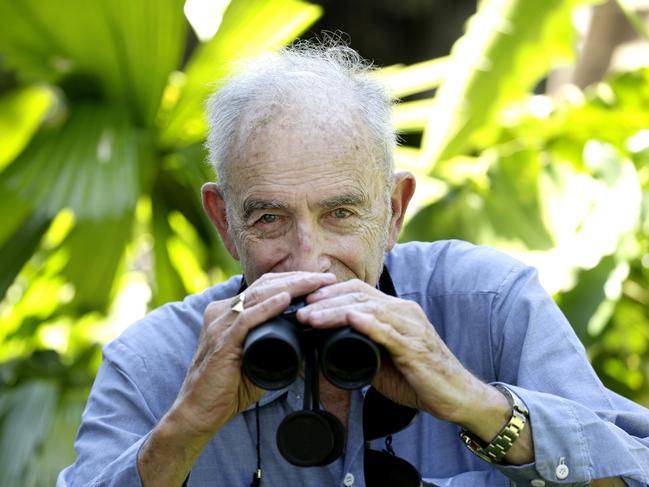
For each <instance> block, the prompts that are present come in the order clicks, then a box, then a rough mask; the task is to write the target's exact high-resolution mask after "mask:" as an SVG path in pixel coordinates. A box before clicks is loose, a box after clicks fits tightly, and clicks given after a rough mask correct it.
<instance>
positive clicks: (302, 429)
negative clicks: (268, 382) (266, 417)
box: [277, 410, 345, 467]
mask: <svg viewBox="0 0 649 487" xmlns="http://www.w3.org/2000/svg"><path fill="white" fill-rule="evenodd" d="M344 446H345V431H344V428H343V425H342V424H341V423H340V421H339V420H338V418H336V417H335V416H334V415H333V414H331V413H328V412H326V411H304V410H303V411H296V412H294V413H291V414H289V415H288V416H286V417H285V418H284V420H283V421H282V422H281V424H280V425H279V428H278V429H277V447H278V448H279V452H280V453H281V454H282V456H283V457H284V458H285V459H286V461H288V462H289V463H291V464H293V465H295V466H298V467H313V466H323V465H328V464H329V463H331V462H333V461H334V460H336V459H337V458H338V457H339V456H340V455H341V454H342V451H343V449H344Z"/></svg>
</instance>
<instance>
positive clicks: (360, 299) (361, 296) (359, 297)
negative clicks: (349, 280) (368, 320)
mask: <svg viewBox="0 0 649 487" xmlns="http://www.w3.org/2000/svg"><path fill="white" fill-rule="evenodd" d="M352 297H353V299H354V301H355V302H357V303H365V302H367V301H368V300H369V296H368V295H367V294H365V293H361V292H355V293H354V294H353V295H352Z"/></svg>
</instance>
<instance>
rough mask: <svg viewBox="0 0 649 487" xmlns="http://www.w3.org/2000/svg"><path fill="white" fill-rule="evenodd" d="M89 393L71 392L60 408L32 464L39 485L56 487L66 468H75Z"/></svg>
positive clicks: (78, 389) (35, 485)
mask: <svg viewBox="0 0 649 487" xmlns="http://www.w3.org/2000/svg"><path fill="white" fill-rule="evenodd" d="M88 392H89V390H88V389H86V388H74V389H68V390H66V392H65V393H64V394H63V395H62V397H61V399H60V401H59V403H58V404H57V406H56V410H55V411H54V415H53V417H52V421H51V425H50V428H49V430H48V431H47V435H46V437H45V441H44V442H43V443H42V445H40V448H39V451H38V454H37V457H36V459H35V461H33V462H32V467H33V468H34V476H35V477H36V479H37V482H36V483H35V484H34V487H37V486H39V485H55V484H56V478H57V477H58V474H59V472H60V471H61V466H62V465H71V464H72V463H73V462H74V460H75V457H76V454H75V451H74V448H73V445H74V440H75V437H76V436H77V431H78V429H79V424H80V423H81V414H82V413H83V410H84V407H85V404H86V400H87V398H88Z"/></svg>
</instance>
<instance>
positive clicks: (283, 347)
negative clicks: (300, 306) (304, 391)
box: [242, 319, 302, 390]
mask: <svg viewBox="0 0 649 487" xmlns="http://www.w3.org/2000/svg"><path fill="white" fill-rule="evenodd" d="M242 361H243V369H244V372H245V373H246V375H247V376H248V378H249V379H250V381H251V382H252V383H253V384H255V385H256V386H259V387H261V388H262V389H268V390H275V389H281V388H282V387H286V386H288V385H289V384H291V383H293V381H294V380H295V379H296V378H297V375H298V372H299V371H300V363H301V361H302V354H301V352H300V344H299V341H298V339H297V335H296V332H295V329H294V327H293V325H292V324H291V323H290V322H289V321H288V320H283V319H276V320H274V322H273V323H272V324H271V325H269V324H265V325H262V326H260V327H258V328H255V329H254V330H252V331H251V332H250V333H249V334H248V337H247V338H246V341H245V343H244V345H243V360H242Z"/></svg>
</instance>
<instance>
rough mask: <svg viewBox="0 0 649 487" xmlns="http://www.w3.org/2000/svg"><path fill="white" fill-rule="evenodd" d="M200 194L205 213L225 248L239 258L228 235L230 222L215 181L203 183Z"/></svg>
mask: <svg viewBox="0 0 649 487" xmlns="http://www.w3.org/2000/svg"><path fill="white" fill-rule="evenodd" d="M201 195H202V198H203V208H204V209H205V213H207V216H208V217H209V219H210V220H211V221H212V223H213V224H214V226H215V227H216V230H217V231H218V232H219V235H220V236H221V240H222V241H223V244H224V245H225V248H226V249H228V252H230V255H231V256H232V257H234V258H235V259H237V260H239V252H238V251H237V247H236V246H235V245H234V241H233V240H232V237H231V236H230V232H229V230H230V222H229V221H228V215H227V211H226V207H225V200H224V199H223V195H222V194H221V190H220V189H219V187H218V185H217V184H216V183H205V184H203V187H202V188H201Z"/></svg>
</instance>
